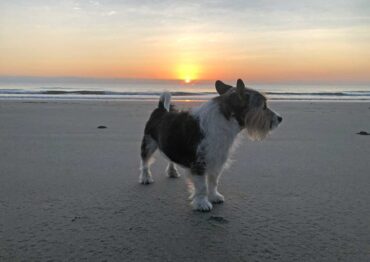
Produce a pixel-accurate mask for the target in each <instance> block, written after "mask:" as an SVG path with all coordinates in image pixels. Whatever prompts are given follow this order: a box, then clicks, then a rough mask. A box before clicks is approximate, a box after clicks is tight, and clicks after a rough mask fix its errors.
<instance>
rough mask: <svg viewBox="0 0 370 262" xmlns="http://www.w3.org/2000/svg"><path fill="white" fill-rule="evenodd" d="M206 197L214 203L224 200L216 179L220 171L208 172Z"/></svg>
mask: <svg viewBox="0 0 370 262" xmlns="http://www.w3.org/2000/svg"><path fill="white" fill-rule="evenodd" d="M207 177H208V199H209V201H211V202H212V203H214V204H219V203H222V202H224V201H225V198H224V196H223V195H221V194H220V193H219V192H218V190H217V186H218V180H219V178H220V173H219V172H216V173H211V174H208V176H207Z"/></svg>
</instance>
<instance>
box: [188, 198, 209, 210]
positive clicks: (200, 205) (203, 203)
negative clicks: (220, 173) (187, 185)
mask: <svg viewBox="0 0 370 262" xmlns="http://www.w3.org/2000/svg"><path fill="white" fill-rule="evenodd" d="M191 205H192V206H193V209H194V210H197V211H202V212H209V211H211V210H212V208H213V206H212V203H211V202H209V201H208V199H207V198H206V197H194V199H193V201H192V202H191Z"/></svg>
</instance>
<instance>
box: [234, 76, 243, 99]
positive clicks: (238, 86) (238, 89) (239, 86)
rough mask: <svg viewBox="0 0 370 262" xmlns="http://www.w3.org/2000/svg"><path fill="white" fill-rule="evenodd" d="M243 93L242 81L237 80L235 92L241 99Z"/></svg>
mask: <svg viewBox="0 0 370 262" xmlns="http://www.w3.org/2000/svg"><path fill="white" fill-rule="evenodd" d="M244 91H245V85H244V82H243V80H241V79H238V81H237V82H236V92H237V93H238V95H239V96H240V97H241V98H244V93H245V92H244Z"/></svg>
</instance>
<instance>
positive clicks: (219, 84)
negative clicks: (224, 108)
mask: <svg viewBox="0 0 370 262" xmlns="http://www.w3.org/2000/svg"><path fill="white" fill-rule="evenodd" d="M215 86H216V91H217V93H219V94H220V95H223V94H225V93H226V92H227V91H229V90H230V89H231V88H233V87H232V86H229V85H226V84H225V83H223V82H222V81H220V80H217V81H216V83H215Z"/></svg>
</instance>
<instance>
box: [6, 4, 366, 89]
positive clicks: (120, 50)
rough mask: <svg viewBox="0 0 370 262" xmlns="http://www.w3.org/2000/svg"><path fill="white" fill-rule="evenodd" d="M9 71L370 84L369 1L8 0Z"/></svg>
mask: <svg viewBox="0 0 370 262" xmlns="http://www.w3.org/2000/svg"><path fill="white" fill-rule="evenodd" d="M0 76H48V77H49V76H58V77H63V76H76V77H95V78H99V77H102V78H145V79H182V80H187V81H194V80H202V79H237V78H243V79H248V80H249V82H262V83H269V82H305V83H309V82H336V83H339V82H350V83H352V82H353V83H370V1H368V0H326V1H322V0H320V1H319V0H310V1H307V0H301V1H296V0H286V1H284V0H281V1H277V0H270V1H267V0H260V1H257V0H250V1H246V0H236V1H220V0H205V1H201V0H197V1H193V0H187V1H180V0H163V1H158V0H152V1H149V0H142V1H138V0H137V1H134V0H128V1H116V0H108V1H103V0H97V1H89V0H87V1H82V0H81V1H78V0H65V1H64V0H63V1H61V0H58V1H54V0H49V1H45V0H35V1H32V0H29V1H25V0H12V1H1V2H0Z"/></svg>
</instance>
